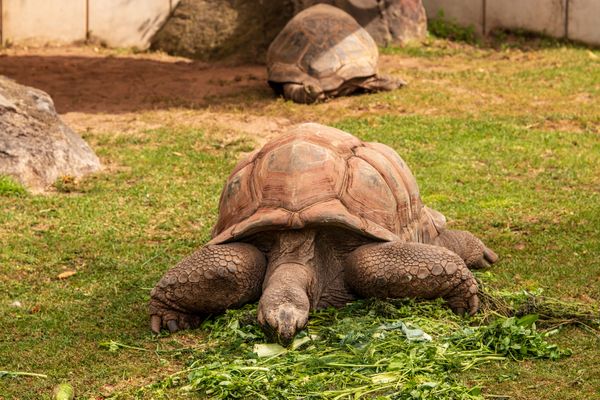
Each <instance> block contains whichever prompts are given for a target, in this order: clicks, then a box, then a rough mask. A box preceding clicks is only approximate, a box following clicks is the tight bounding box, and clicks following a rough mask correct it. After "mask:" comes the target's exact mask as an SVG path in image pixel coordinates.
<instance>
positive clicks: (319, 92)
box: [283, 83, 325, 104]
mask: <svg viewBox="0 0 600 400" xmlns="http://www.w3.org/2000/svg"><path fill="white" fill-rule="evenodd" d="M283 97H285V98H286V99H287V100H292V101H294V102H296V103H303V104H312V103H314V102H316V101H320V100H325V93H324V92H323V89H322V88H321V87H320V86H318V85H316V84H314V83H309V84H299V83H285V84H283Z"/></svg>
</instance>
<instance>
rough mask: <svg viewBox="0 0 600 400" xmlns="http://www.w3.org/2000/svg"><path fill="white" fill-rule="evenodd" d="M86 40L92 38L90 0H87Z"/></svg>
mask: <svg viewBox="0 0 600 400" xmlns="http://www.w3.org/2000/svg"><path fill="white" fill-rule="evenodd" d="M85 40H86V41H87V40H90V0H85Z"/></svg>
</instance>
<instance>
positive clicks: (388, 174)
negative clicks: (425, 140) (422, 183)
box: [209, 123, 445, 244]
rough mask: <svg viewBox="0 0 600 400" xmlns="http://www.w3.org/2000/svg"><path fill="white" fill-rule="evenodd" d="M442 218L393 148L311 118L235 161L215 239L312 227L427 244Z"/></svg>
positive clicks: (438, 230) (215, 241) (375, 238)
mask: <svg viewBox="0 0 600 400" xmlns="http://www.w3.org/2000/svg"><path fill="white" fill-rule="evenodd" d="M444 225H445V218H444V216H443V215H442V214H440V213H439V212H437V211H435V210H432V209H429V208H427V207H425V206H424V205H423V203H422V201H421V198H420V196H419V188H418V186H417V183H416V181H415V178H414V176H413V174H412V173H411V171H410V169H409V168H408V166H407V165H406V163H405V162H404V161H403V160H402V159H401V158H400V156H398V154H397V153H396V152H395V151H394V150H392V149H391V148H390V147H388V146H386V145H384V144H381V143H366V142H362V141H360V140H359V139H357V138H356V137H354V136H352V135H350V134H348V133H346V132H343V131H341V130H339V129H335V128H331V127H327V126H324V125H319V124H315V123H307V124H301V125H297V126H296V127H293V128H292V129H290V130H289V131H288V132H287V133H286V134H284V135H282V136H280V137H278V138H277V139H275V140H272V141H271V142H269V143H267V144H266V145H265V146H264V147H263V148H262V149H259V150H256V151H254V152H253V153H251V154H249V155H248V156H247V157H246V158H245V159H244V160H242V161H240V162H239V163H238V164H237V166H236V167H235V169H234V170H233V172H232V173H231V175H230V176H229V178H228V179H227V183H226V184H225V187H224V188H223V191H222V193H221V199H220V202H219V218H218V221H217V224H216V225H215V227H214V228H213V232H212V240H211V241H210V242H209V243H210V244H219V243H225V242H231V241H236V240H239V239H242V238H244V237H247V236H250V235H253V234H256V233H259V232H264V231H272V230H285V229H302V228H304V227H309V226H336V227H342V228H346V229H349V230H351V231H354V232H357V233H359V234H361V235H363V236H366V237H369V238H372V239H374V240H380V241H394V240H403V241H413V242H421V243H423V242H424V243H427V242H429V241H430V240H431V239H432V238H434V237H436V236H437V235H438V234H439V232H440V231H441V230H442V229H443V228H444Z"/></svg>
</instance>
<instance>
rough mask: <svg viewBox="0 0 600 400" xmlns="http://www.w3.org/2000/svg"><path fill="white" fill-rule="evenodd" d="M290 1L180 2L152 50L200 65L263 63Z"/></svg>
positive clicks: (287, 13)
mask: <svg viewBox="0 0 600 400" xmlns="http://www.w3.org/2000/svg"><path fill="white" fill-rule="evenodd" d="M293 14H294V6H293V3H292V0H261V1H256V0H181V1H180V2H179V4H178V5H177V7H176V8H175V10H174V11H173V13H172V15H171V17H170V18H169V19H168V20H167V22H166V23H165V25H164V26H163V27H162V28H161V29H160V30H159V31H158V32H157V33H156V35H154V37H153V39H152V43H151V48H152V49H155V50H162V51H165V52H167V53H169V54H175V55H180V56H185V57H190V58H195V59H198V60H203V61H211V60H221V59H228V60H231V61H234V62H264V60H265V58H266V52H267V48H268V47H269V44H270V43H271V41H272V40H273V39H274V38H275V36H277V34H278V33H279V31H280V30H281V29H282V28H283V27H284V26H285V24H286V23H287V21H288V20H289V19H290V18H291V17H292V16H293Z"/></svg>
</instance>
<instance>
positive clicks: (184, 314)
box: [149, 243, 266, 333]
mask: <svg viewBox="0 0 600 400" xmlns="http://www.w3.org/2000/svg"><path fill="white" fill-rule="evenodd" d="M265 271H266V260H265V256H264V255H263V253H261V252H260V251H259V250H258V249H257V248H256V247H254V246H252V245H249V244H246V243H231V244H223V245H210V246H204V247H202V248H201V249H199V250H198V251H196V252H195V253H193V254H192V255H191V256H189V257H187V258H185V259H184V260H183V261H181V262H180V263H179V264H177V265H176V266H175V267H173V268H171V269H170V270H169V271H167V273H166V274H165V275H164V276H163V277H162V279H161V280H160V281H159V282H158V283H157V285H156V287H154V289H152V292H151V294H150V296H151V299H150V304H149V313H150V325H151V329H152V331H153V332H155V333H158V332H160V329H161V327H166V328H168V329H169V330H170V331H171V332H175V331H177V330H179V329H187V328H194V327H197V326H198V325H199V324H200V322H201V320H202V317H204V316H207V315H209V314H214V313H220V312H223V311H225V310H226V309H227V308H230V307H240V306H242V305H244V304H245V303H248V302H251V301H255V300H257V299H258V297H259V296H260V292H261V284H262V281H263V277H264V275H265Z"/></svg>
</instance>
